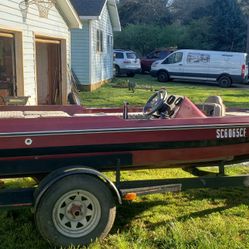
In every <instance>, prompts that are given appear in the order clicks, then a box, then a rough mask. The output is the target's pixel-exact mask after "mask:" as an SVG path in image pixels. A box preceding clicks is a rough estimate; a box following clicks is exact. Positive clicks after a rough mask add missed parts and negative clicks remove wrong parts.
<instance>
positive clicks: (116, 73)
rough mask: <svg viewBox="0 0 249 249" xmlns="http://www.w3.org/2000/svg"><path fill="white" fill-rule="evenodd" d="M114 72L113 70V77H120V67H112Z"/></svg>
mask: <svg viewBox="0 0 249 249" xmlns="http://www.w3.org/2000/svg"><path fill="white" fill-rule="evenodd" d="M114 70H115V73H114V75H115V77H117V76H119V75H120V67H119V66H118V65H115V66H114Z"/></svg>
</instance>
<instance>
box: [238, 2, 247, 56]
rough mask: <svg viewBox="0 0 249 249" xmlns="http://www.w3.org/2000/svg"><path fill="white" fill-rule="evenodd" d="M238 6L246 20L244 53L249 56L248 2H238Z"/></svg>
mask: <svg viewBox="0 0 249 249" xmlns="http://www.w3.org/2000/svg"><path fill="white" fill-rule="evenodd" d="M238 4H239V6H240V8H241V10H242V12H243V14H244V15H245V16H246V19H247V32H246V37H247V39H246V52H247V53H248V54H249V0H238Z"/></svg>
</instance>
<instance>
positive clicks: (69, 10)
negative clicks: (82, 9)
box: [56, 0, 82, 29]
mask: <svg viewBox="0 0 249 249" xmlns="http://www.w3.org/2000/svg"><path fill="white" fill-rule="evenodd" d="M56 5H57V7H58V8H59V9H60V10H61V12H62V14H63V16H64V18H65V19H66V20H67V23H68V25H69V27H70V28H79V29H80V28H82V23H81V21H80V19H79V16H78V15H77V12H76V10H75V9H74V8H73V6H72V4H71V2H70V0H56Z"/></svg>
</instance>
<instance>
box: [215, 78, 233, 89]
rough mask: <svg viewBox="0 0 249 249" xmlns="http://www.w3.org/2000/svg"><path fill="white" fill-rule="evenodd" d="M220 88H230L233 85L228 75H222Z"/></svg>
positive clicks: (219, 81)
mask: <svg viewBox="0 0 249 249" xmlns="http://www.w3.org/2000/svg"><path fill="white" fill-rule="evenodd" d="M218 83H219V86H220V87H223V88H226V87H230V86H231V85H232V80H231V78H230V77H229V76H227V75H222V76H221V77H220V78H219V80H218Z"/></svg>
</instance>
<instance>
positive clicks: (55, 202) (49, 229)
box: [35, 175, 116, 247]
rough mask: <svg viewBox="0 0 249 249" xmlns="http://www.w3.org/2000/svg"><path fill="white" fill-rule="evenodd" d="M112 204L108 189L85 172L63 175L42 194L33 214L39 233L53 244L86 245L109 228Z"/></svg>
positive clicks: (114, 212)
mask: <svg viewBox="0 0 249 249" xmlns="http://www.w3.org/2000/svg"><path fill="white" fill-rule="evenodd" d="M115 215H116V207H115V203H114V199H113V196H112V194H111V191H110V190H109V188H108V187H107V186H106V185H105V184H104V182H102V181H101V180H99V179H97V178H95V177H92V176H88V175H73V176H68V177H65V178H63V179H61V180H59V181H58V182H56V183H55V184H54V185H52V186H51V187H50V188H49V189H48V190H47V191H46V192H45V193H44V195H43V196H42V198H41V200H40V202H39V204H38V206H37V210H36V213H35V220H36V224H37V228H38V230H39V231H40V233H41V234H42V236H43V237H44V238H45V239H46V240H48V241H49V242H50V243H52V244H54V245H56V246H63V247H67V246H70V245H88V244H89V243H90V242H91V241H94V240H95V239H96V238H100V239H103V238H104V237H106V235H107V234H108V232H109V231H110V229H111V228H112V225H113V222H114V219H115Z"/></svg>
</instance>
